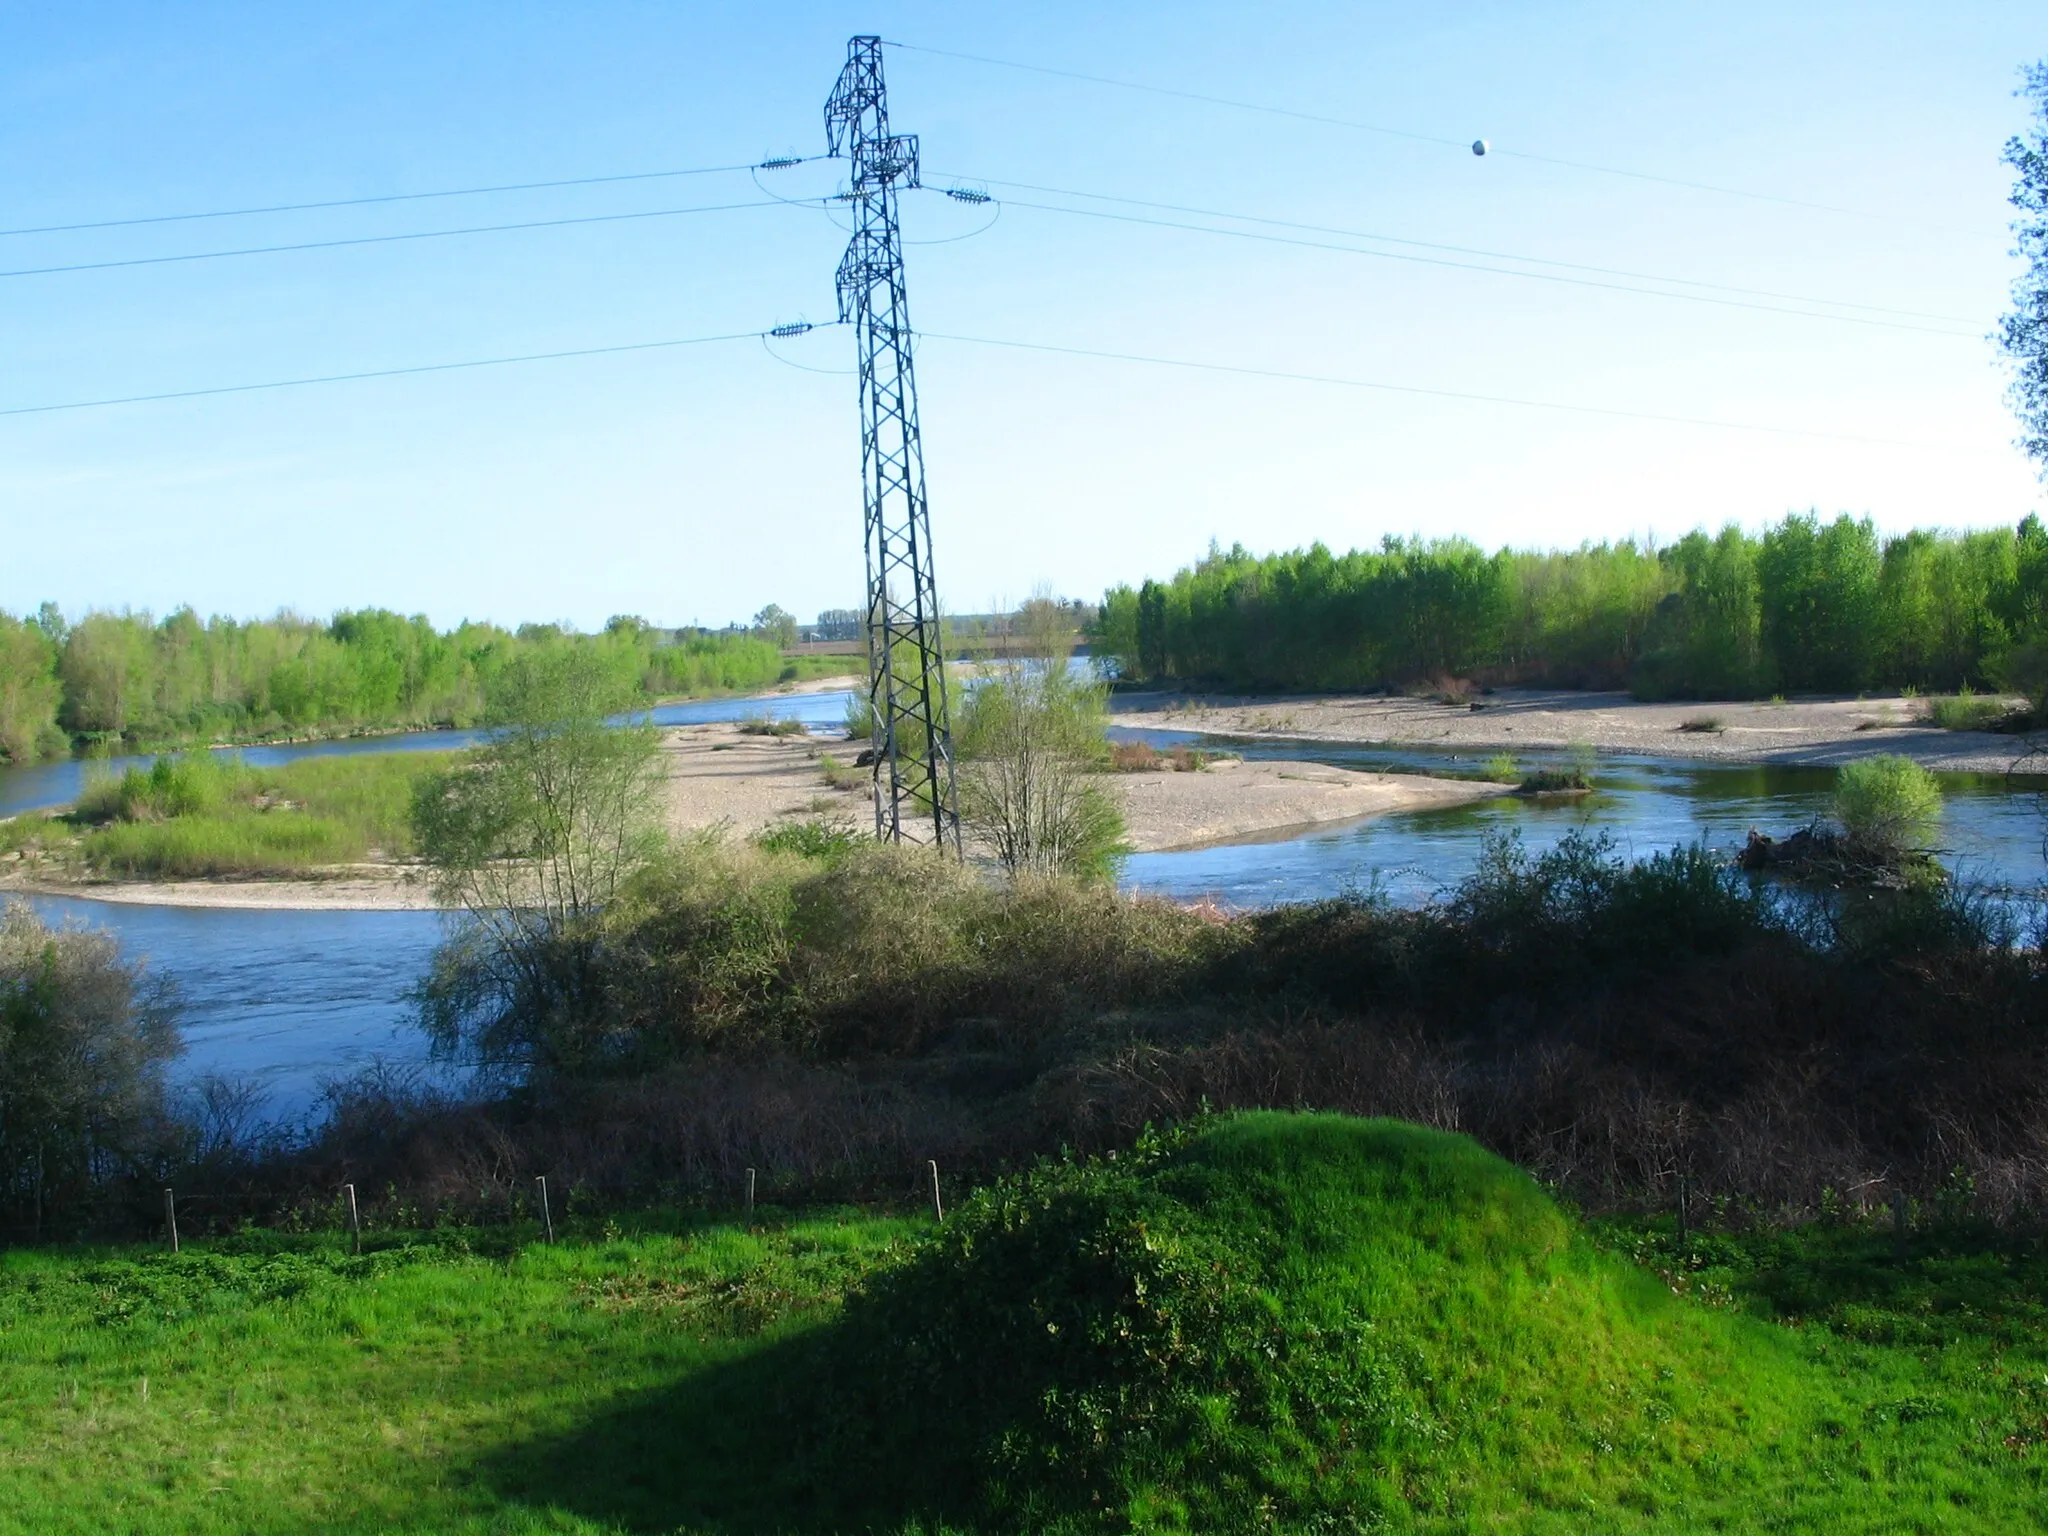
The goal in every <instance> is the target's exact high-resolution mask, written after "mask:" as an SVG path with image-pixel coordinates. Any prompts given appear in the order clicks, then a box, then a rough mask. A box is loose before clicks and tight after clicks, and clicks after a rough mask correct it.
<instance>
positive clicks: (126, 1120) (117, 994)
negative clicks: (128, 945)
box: [0, 902, 182, 1232]
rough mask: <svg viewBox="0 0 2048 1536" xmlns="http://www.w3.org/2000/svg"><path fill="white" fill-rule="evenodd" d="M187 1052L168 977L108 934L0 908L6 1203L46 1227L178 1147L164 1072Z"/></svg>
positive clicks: (35, 1226)
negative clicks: (131, 957)
mask: <svg viewBox="0 0 2048 1536" xmlns="http://www.w3.org/2000/svg"><path fill="white" fill-rule="evenodd" d="M180 1049H182V1045H181V1043H180V1041H179V1039H178V1032H177V1028H176V1025H175V1022H174V1014H173V1007H172V994H171V992H170V989H169V987H168V985H167V984H166V983H164V982H162V981H161V980H155V979H152V978H151V977H150V975H149V974H148V973H147V972H146V971H145V970H144V969H143V968H142V966H140V965H139V964H131V963H128V962H126V961H123V960H122V958H121V955H120V949H119V946H118V945H116V943H115V942H114V939H113V938H112V936H110V935H108V934H105V933H96V932H88V931H86V930H84V929H80V928H57V929H52V928H49V927H46V926H45V925H44V923H43V922H42V920H41V919H40V918H38V917H37V916H36V914H35V913H34V912H33V911H32V910H31V909H30V908H29V906H28V905H27V904H26V903H25V902H9V903H7V904H6V905H5V906H4V907H0V1207H11V1208H12V1210H13V1211H14V1213H15V1215H16V1218H17V1220H18V1221H19V1223H20V1225H22V1226H25V1227H27V1228H29V1229H30V1230H31V1231H34V1232H40V1231H41V1230H42V1229H43V1227H44V1226H45V1224H46V1223H47V1222H48V1221H49V1220H50V1219H51V1218H52V1216H53V1215H54V1216H58V1217H61V1216H62V1214H63V1212H64V1210H65V1208H66V1207H67V1206H70V1207H76V1206H77V1205H78V1204H79V1203H81V1202H83V1201H86V1200H88V1199H90V1198H92V1196H93V1195H94V1194H95V1193H96V1192H97V1191H99V1190H100V1189H101V1188H103V1187H104V1186H105V1185H106V1184H107V1183H109V1182H110V1181H112V1180H116V1179H119V1178H121V1177H123V1176H124V1175H132V1174H137V1173H152V1172H154V1171H156V1170H155V1165H156V1163H157V1161H158V1160H159V1159H160V1158H161V1157H163V1156H165V1155H167V1154H168V1153H169V1152H170V1151H171V1150H173V1149H174V1148H175V1146H176V1144H177V1140H178V1133H177V1130H176V1127H175V1126H174V1125H173V1123H172V1117H171V1113H170V1108H169V1101H168V1098H167V1093H166V1088H165V1082H164V1071H165V1068H166V1067H167V1066H168V1065H169V1064H170V1062H171V1060H172V1059H173V1058H174V1057H175V1056H176V1055H177V1054H178V1052H179V1051H180Z"/></svg>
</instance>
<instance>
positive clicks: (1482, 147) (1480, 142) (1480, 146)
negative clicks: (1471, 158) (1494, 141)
mask: <svg viewBox="0 0 2048 1536" xmlns="http://www.w3.org/2000/svg"><path fill="white" fill-rule="evenodd" d="M1472 153H1473V154H1475V155H1483V154H1485V153H1486V140H1484V139H1474V140H1473V141H1472Z"/></svg>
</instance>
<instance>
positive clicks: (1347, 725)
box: [1110, 688, 2048, 773]
mask: <svg viewBox="0 0 2048 1536" xmlns="http://www.w3.org/2000/svg"><path fill="white" fill-rule="evenodd" d="M1110 710H1111V717H1110V723H1111V724H1112V725H1119V726H1125V727H1132V728H1141V729H1152V730H1175V731H1194V732H1198V733H1200V734H1203V735H1213V736H1245V737H1257V736H1273V737H1284V738H1287V739H1289V740H1297V741H1320V742H1330V743H1333V744H1343V745H1347V746H1411V747H1429V748H1435V749H1439V750H1443V751H1448V752H1460V753H1467V752H1469V753H1480V752H1494V751H1508V752H1522V751H1532V752H1543V751H1551V750H1556V749H1561V748H1563V747H1566V746H1568V745H1570V744H1571V743H1573V742H1586V743H1588V744H1590V745H1591V746H1592V747H1593V748H1594V749H1595V750H1596V751H1599V752H1604V753H1639V754H1642V755H1645V756H1652V757H1667V758H1688V759H1694V760H1698V761H1705V762H1718V763H1761V764H1773V765H1778V766H1786V767H1792V766H1814V767H1828V766H1833V765H1835V764H1838V763H1843V762H1847V761H1848V760H1849V759H1851V758H1856V757H1867V756H1869V755H1871V754H1872V753H1878V752H1889V753H1896V754H1898V755H1899V756H1902V757H1910V758H1912V759H1913V760H1914V761H1915V762H1917V763H1919V764H1920V765H1921V766H1922V767H1924V768H1928V769H1931V770H1934V771H1936V772H1942V773H2004V772H2006V771H2008V770H2009V769H2010V768H2011V767H2012V765H2013V764H2014V763H2015V762H2016V761H2017V760H2018V759H2019V758H2020V757H2022V756H2023V755H2024V754H2025V753H2026V751H2027V745H2028V743H2027V738H2025V737H2021V736H2006V735H2001V734H1999V733H1997V732H1993V731H1945V730H1940V729H1938V728H1936V727H1934V726H1931V725H1928V724H1925V723H1923V722H1922V718H1921V717H1922V715H1923V713H1924V701H1923V700H1919V699H1908V698H1900V697H1890V698H1865V699H1844V698H1805V699H1788V700H1785V701H1783V702H1767V701H1755V700H1748V701H1735V702H1725V701H1717V702H1712V703H1701V702H1699V701H1697V700H1678V701H1672V702H1666V703H1656V704H1651V703H1644V702H1642V701H1641V700H1638V699H1634V698H1631V697H1630V696H1629V695H1628V694H1626V693H1579V692H1573V691H1568V690H1563V689H1556V690H1551V689H1524V688H1512V689H1510V688H1503V689H1500V690H1499V691H1497V692H1495V693H1491V694H1485V695H1475V696H1474V697H1472V698H1471V699H1469V700H1467V701H1464V702H1460V703H1455V704H1451V703H1440V702H1437V701H1436V700H1433V699H1418V698H1405V697H1395V696H1391V695H1384V694H1296V695H1266V696H1257V695H1241V694H1239V695H1234V694H1196V693H1186V692H1181V691H1165V690H1162V691H1157V692H1118V693H1116V694H1115V695H1113V696H1112V698H1111V700H1110ZM2040 771H2043V772H2048V764H2044V765H2043V766H2042V768H2041V770H2040Z"/></svg>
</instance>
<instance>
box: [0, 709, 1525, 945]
mask: <svg viewBox="0 0 2048 1536" xmlns="http://www.w3.org/2000/svg"><path fill="white" fill-rule="evenodd" d="M661 750H662V775H663V793H664V796H665V800H666V812H667V821H668V825H669V827H670V829H671V830H672V831H675V832H695V831H703V830H706V829H713V828H716V829H719V830H721V831H722V832H724V833H725V834H726V835H729V836H732V837H735V838H740V837H748V836H751V835H753V834H754V833H756V832H759V831H761V830H763V829H764V828H766V827H770V826H773V825H775V824H776V823H778V822H783V821H790V820H819V821H824V822H828V823H831V824H834V825H839V826H844V827H847V828H850V829H859V828H862V827H866V826H869V825H871V824H872V822H871V817H872V812H871V810H870V806H871V804H872V802H871V801H870V799H869V788H868V775H867V771H866V770H865V769H856V768H854V767H853V766H852V763H853V758H854V754H855V753H856V752H857V751H858V744H856V743H849V742H846V741H842V740H834V739H827V738H820V737H815V736H808V735H802V736H797V735H792V736H767V735H758V734H752V733H749V732H747V731H745V730H743V729H742V728H741V727H740V726H738V725H727V724H719V725H690V726H682V727H679V728H677V729H673V730H668V731H664V732H663V733H662V742H661ZM828 759H830V760H831V761H832V762H835V763H838V764H843V765H845V766H844V768H843V770H842V771H839V772H836V773H830V774H829V775H828ZM833 778H836V779H837V780H838V781H839V782H838V784H837V785H836V786H835V784H833V783H832V782H831V779H833ZM1103 782H1104V784H1105V785H1107V786H1108V787H1109V788H1110V789H1111V791H1112V793H1114V794H1116V795H1117V796H1118V798H1119V799H1120V801H1121V802H1122V804H1123V805H1124V808H1125V815H1126V817H1127V819H1128V822H1129V827H1130V842H1131V845H1132V847H1133V848H1134V849H1135V850H1136V851H1138V852H1142V853H1152V852H1159V851H1163V850H1166V849H1173V848H1190V847H1198V846H1202V845H1205V844H1212V843H1219V842H1235V841H1241V840H1246V839H1257V838H1267V839H1270V838H1275V837H1284V836H1287V835H1290V834H1291V833H1293V832H1295V831H1298V830H1299V829H1301V828H1303V827H1307V826H1313V825H1317V824H1323V823H1329V822H1337V821H1352V820H1356V819H1358V818H1360V817H1364V816H1374V815H1381V814H1384V813H1387V812H1391V811H1407V810H1421V809H1430V808H1435V807H1441V806H1448V805H1458V804H1463V803H1466V802H1469V801H1473V800H1480V799H1485V798H1487V797H1490V796H1493V795H1498V794H1503V793H1506V786H1503V785H1497V784H1482V783H1470V782H1466V781H1463V780H1456V779H1431V778H1423V777H1420V776H1418V775H1413V774H1379V773H1358V772H1354V771H1352V770H1349V769H1344V768H1331V767H1326V766H1323V765H1321V764H1315V763H1296V762H1256V763H1241V762H1221V763H1214V764H1211V765H1210V766H1209V767H1208V768H1206V769H1204V770H1201V771H1199V772H1196V771H1183V772H1174V771H1163V772H1151V773H1129V774H1109V775H1105V776H1104V778H1103ZM10 891H18V892H37V893H40V894H45V895H53V896H82V897H88V898H91V899H93V900H97V901H115V902H129V903H135V904H143V905H155V906H181V907H242V908H278V909H302V910H312V911H373V910H382V911H393V910H423V909H431V908H432V907H433V905H434V902H433V896H432V893H431V891H430V890H429V889H428V887H427V883H426V881H425V879H424V878H423V876H422V872H421V871H420V870H419V869H417V868H416V867H408V866H405V865H391V864H356V865H349V866H346V867H344V868H338V869H336V870H334V871H332V872H331V873H330V874H327V875H324V876H323V877H320V878H301V879H290V880H254V879H238V880H166V881H139V880H137V881H108V880H71V879H66V878H62V877H60V876H57V875H53V874H51V873H50V872H48V871H47V870H41V871H39V870H35V869H31V868H29V867H28V866H26V865H24V864H22V863H20V862H18V861H16V862H13V863H11V864H0V894H4V893H7V892H10Z"/></svg>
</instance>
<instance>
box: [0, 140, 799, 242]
mask: <svg viewBox="0 0 2048 1536" xmlns="http://www.w3.org/2000/svg"><path fill="white" fill-rule="evenodd" d="M821 158H823V157H822V156H819V155H786V156H783V157H781V158H779V159H776V160H774V161H772V162H769V163H770V164H772V165H773V167H774V168H775V169H777V170H782V169H784V168H786V167H788V166H792V165H802V164H804V163H805V162H806V161H810V160H817V159H821ZM763 168H764V167H763V166H761V165H703V166H697V167H694V168H693V169H690V170H682V171H631V172H625V173H622V174H618V175H612V176H569V177H565V178H563V179H562V180H559V181H514V182H500V183H498V184H496V185H494V186H487V187H447V188H443V189H441V190H439V191H434V192H387V193H381V194H378V195H376V196H372V197H340V198H332V199H329V200H328V201H326V202H319V203H271V204H268V205H267V206H264V207H258V208H213V209H208V210H206V211H204V212H200V213H158V214H150V215H147V216H145V217H140V218H131V219H96V220H93V221H92V222H90V223H84V224H40V225H34V226H30V227H26V228H22V229H0V239H4V238H7V237H10V236H14V235H63V234H74V233H76V232H78V231H80V230H89V229H130V228H134V227H136V226H138V225H144V224H183V223H189V222H191V221H193V220H196V219H242V218H252V217H255V216H256V215H259V214H266V213H308V212H312V211H314V210H316V209H321V208H365V207H369V206H371V205H372V204H376V203H413V202H421V201H424V200H426V199H430V198H437V197H483V196H487V195H489V194H491V193H496V192H545V191H552V190H554V189H556V188H559V187H597V186H605V185H608V184H610V183H614V182H626V181H662V180H668V179H673V178H675V177H679V176H717V175H722V174H725V173H727V172H734V171H754V170H760V169H763Z"/></svg>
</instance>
